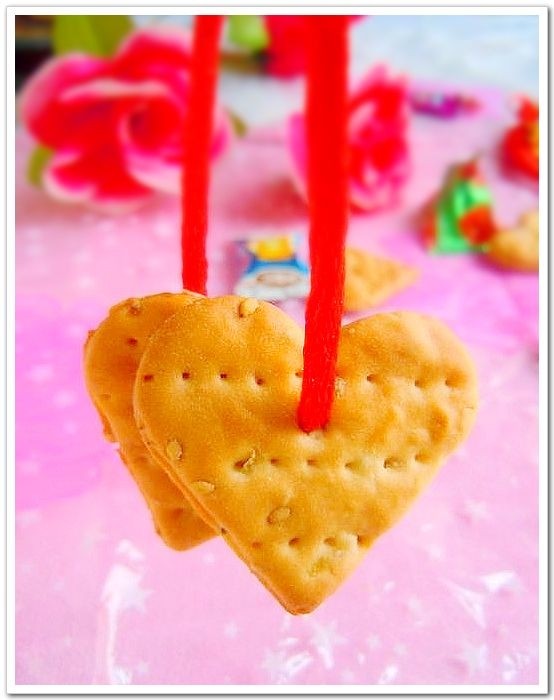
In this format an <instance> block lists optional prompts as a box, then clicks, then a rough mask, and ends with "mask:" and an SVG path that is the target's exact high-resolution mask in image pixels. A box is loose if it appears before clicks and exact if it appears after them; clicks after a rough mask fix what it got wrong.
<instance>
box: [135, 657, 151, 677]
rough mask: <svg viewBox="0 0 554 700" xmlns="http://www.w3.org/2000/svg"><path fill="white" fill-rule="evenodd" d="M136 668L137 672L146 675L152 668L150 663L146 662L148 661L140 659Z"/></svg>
mask: <svg viewBox="0 0 554 700" xmlns="http://www.w3.org/2000/svg"><path fill="white" fill-rule="evenodd" d="M135 668H136V671H137V673H140V675H141V676H145V675H146V674H147V673H148V671H149V670H150V664H148V663H146V661H139V662H138V664H137V665H136V666H135Z"/></svg>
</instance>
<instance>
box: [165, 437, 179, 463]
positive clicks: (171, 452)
mask: <svg viewBox="0 0 554 700" xmlns="http://www.w3.org/2000/svg"><path fill="white" fill-rule="evenodd" d="M165 453H166V455H167V456H168V457H169V459H171V460H178V459H181V457H182V456H183V448H182V446H181V443H180V442H179V441H178V440H175V439H173V440H168V442H167V445H166V446H165Z"/></svg>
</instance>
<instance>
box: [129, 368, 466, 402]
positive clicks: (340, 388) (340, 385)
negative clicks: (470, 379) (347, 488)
mask: <svg viewBox="0 0 554 700" xmlns="http://www.w3.org/2000/svg"><path fill="white" fill-rule="evenodd" d="M302 375H303V371H302V370H297V371H296V372H294V377H296V378H297V379H302ZM214 376H215V377H218V378H219V379H221V380H223V381H227V380H229V381H232V380H233V375H232V374H230V373H229V372H227V371H220V372H218V373H215V374H214ZM252 378H253V380H254V382H255V384H256V385H257V386H265V385H266V384H267V380H266V379H265V378H264V377H260V376H258V375H257V374H253V375H252ZM181 379H182V380H183V381H184V382H186V381H189V380H194V376H193V373H192V372H191V371H189V370H185V371H183V372H181ZM236 379H237V380H238V381H240V382H244V379H245V377H244V375H243V374H240V375H236ZM142 381H143V382H152V381H154V374H151V373H149V374H143V375H142ZM365 381H366V382H367V383H369V384H378V383H379V376H378V375H377V374H367V375H366V377H365ZM412 381H413V385H414V386H415V387H416V388H418V389H422V390H425V389H428V388H429V387H431V386H434V385H438V384H444V386H446V387H448V388H449V389H458V388H461V386H462V385H463V379H462V378H461V377H458V376H456V375H452V376H450V377H442V376H441V377H440V378H437V379H429V378H428V377H423V378H419V379H414V380H412ZM346 386H347V380H346V379H344V378H343V377H336V378H335V394H336V395H337V396H344V394H345V392H346Z"/></svg>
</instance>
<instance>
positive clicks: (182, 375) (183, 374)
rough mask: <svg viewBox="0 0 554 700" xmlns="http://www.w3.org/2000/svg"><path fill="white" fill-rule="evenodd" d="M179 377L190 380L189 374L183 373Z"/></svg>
mask: <svg viewBox="0 0 554 700" xmlns="http://www.w3.org/2000/svg"><path fill="white" fill-rule="evenodd" d="M181 377H182V378H183V379H190V372H183V373H182V374H181Z"/></svg>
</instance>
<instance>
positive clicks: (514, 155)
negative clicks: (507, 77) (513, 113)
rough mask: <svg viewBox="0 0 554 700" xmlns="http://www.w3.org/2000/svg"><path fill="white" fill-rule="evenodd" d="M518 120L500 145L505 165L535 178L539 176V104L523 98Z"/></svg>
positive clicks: (510, 169)
mask: <svg viewBox="0 0 554 700" xmlns="http://www.w3.org/2000/svg"><path fill="white" fill-rule="evenodd" d="M517 117H518V121H517V123H516V124H515V125H514V126H512V127H511V128H510V129H508V131H507V132H506V133H505V134H504V138H503V139H502V143H501V146H500V150H501V157H502V161H503V163H504V166H505V167H506V168H507V169H508V170H509V171H513V172H515V173H520V174H523V175H526V176H528V177H530V178H533V179H534V180H538V178H539V106H538V104H537V103H536V102H533V101H532V100H530V99H528V98H525V97H524V98H522V99H521V101H520V103H519V109H518V113H517Z"/></svg>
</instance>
